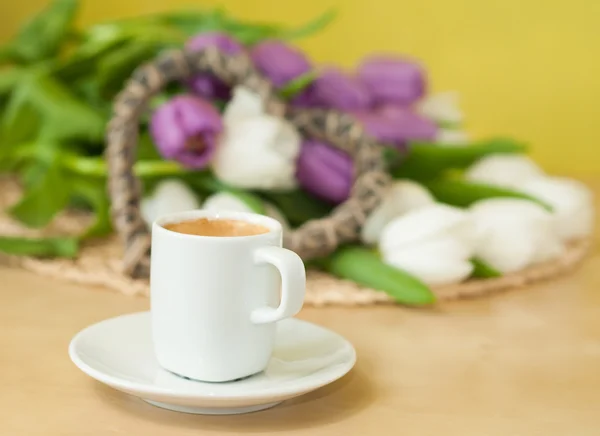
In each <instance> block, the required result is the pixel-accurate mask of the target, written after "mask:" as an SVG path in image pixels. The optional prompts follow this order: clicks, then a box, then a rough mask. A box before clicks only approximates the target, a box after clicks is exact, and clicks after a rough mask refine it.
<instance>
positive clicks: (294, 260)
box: [250, 246, 306, 324]
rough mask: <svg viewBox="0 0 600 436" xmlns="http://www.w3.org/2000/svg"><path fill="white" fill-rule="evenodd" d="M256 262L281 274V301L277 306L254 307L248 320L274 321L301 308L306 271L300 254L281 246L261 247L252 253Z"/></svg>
mask: <svg viewBox="0 0 600 436" xmlns="http://www.w3.org/2000/svg"><path fill="white" fill-rule="evenodd" d="M254 260H255V261H256V263H258V264H264V263H268V264H271V265H273V266H274V267H275V268H277V269H278V270H279V273H280V274H281V281H282V286H281V303H280V304H279V307H277V308H273V307H260V308H258V309H255V310H254V311H253V312H252V313H251V315H250V320H251V321H252V322H253V323H255V324H266V323H270V322H276V321H279V320H282V319H284V318H289V317H291V316H294V315H296V314H297V313H298V312H300V309H302V304H303V303H304V293H305V292H306V272H305V270H304V263H303V262H302V259H300V256H298V255H297V254H296V253H294V252H293V251H291V250H287V249H285V248H282V247H275V246H269V247H261V248H259V249H258V250H256V251H255V253H254Z"/></svg>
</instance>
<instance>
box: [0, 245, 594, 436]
mask: <svg viewBox="0 0 600 436" xmlns="http://www.w3.org/2000/svg"><path fill="white" fill-rule="evenodd" d="M0 297H1V300H0V434H2V435H7V436H23V435H27V436H34V435H45V436H55V435H77V436H87V435H90V436H94V435H108V434H110V435H121V434H122V435H144V436H154V435H165V436H166V435H168V436H178V435H215V434H220V435H240V434H258V435H260V434H262V435H268V434H272V433H274V432H282V434H286V435H311V436H319V435H400V434H402V435H418V436H428V435H436V436H438V435H444V436H454V435H457V436H458V435H460V436H470V435H477V436H496V435H498V436H500V435H501V436H509V435H510V436H521V435H522V436H536V435H544V436H553V435H560V436H565V435H569V436H570V435H573V436H588V435H590V436H592V435H593V436H598V435H600V255H599V254H598V250H597V248H596V247H594V252H593V254H592V256H591V257H590V258H589V259H588V260H587V262H586V263H585V265H584V266H583V267H582V268H581V269H579V270H578V271H577V272H576V273H575V274H573V275H571V276H569V277H565V278H562V279H559V280H556V281H554V282H551V283H546V284H542V285H538V286H535V287H532V288H528V289H524V290H520V291H513V292H509V293H505V294H501V295H497V296H495V297H492V298H486V299H482V300H475V301H462V302H455V303H451V304H444V305H440V306H439V307H436V308H435V309H428V310H412V309H406V308H402V307H392V306H380V307H372V308H356V309H348V308H327V309H315V308H305V309H304V310H303V311H302V312H301V314H300V318H302V319H306V320H309V321H312V322H315V323H318V324H321V325H324V326H326V327H328V328H330V329H333V330H335V331H337V332H339V333H341V334H342V335H344V336H345V337H347V338H348V339H349V340H350V341H351V342H352V343H353V344H354V345H355V347H356V349H357V352H358V362H357V365H356V367H355V369H354V370H353V371H352V372H351V373H350V374H349V375H347V376H346V377H344V378H343V379H342V380H340V381H338V382H336V383H334V384H333V385H331V386H328V387H325V388H322V389H320V390H318V391H316V392H313V393H311V394H308V395H306V396H304V397H301V398H298V399H296V400H293V401H290V402H287V403H283V404H282V405H280V406H278V407H276V408H273V409H270V410H267V411H263V412H258V413H254V414H249V415H240V416H198V415H186V414H181V413H175V412H170V411H166V410H162V409H158V408H155V407H153V406H150V405H148V404H146V403H144V402H142V401H141V400H139V399H137V398H134V397H130V396H127V395H125V394H122V393H120V392H117V391H114V390H112V389H110V388H107V387H105V386H103V385H101V384H100V383H97V382H95V381H93V380H92V379H90V378H89V377H87V376H86V375H84V374H83V373H82V372H80V371H79V370H78V369H77V368H76V367H75V366H74V365H73V364H72V363H71V362H70V360H69V357H68V355H67V347H68V344H69V341H70V339H71V337H72V336H73V335H74V334H75V333H77V332H78V331H79V330H81V329H82V328H84V327H86V326H87V325H89V324H91V323H94V322H97V321H100V320H102V319H105V318H109V317H113V316H116V315H119V314H124V313H129V312H136V311H141V310H146V309H147V308H148V301H147V300H146V299H143V298H130V297H125V296H122V295H118V294H115V293H112V292H109V291H104V290H99V289H89V288H83V287H80V286H74V285H69V284H65V283H62V282H58V281H52V280H49V279H46V278H42V277H38V276H35V275H33V274H30V273H27V272H24V271H20V270H15V269H9V268H7V267H1V266H0Z"/></svg>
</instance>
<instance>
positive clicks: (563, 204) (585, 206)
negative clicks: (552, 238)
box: [521, 177, 594, 240]
mask: <svg viewBox="0 0 600 436" xmlns="http://www.w3.org/2000/svg"><path fill="white" fill-rule="evenodd" d="M521 188H522V190H523V192H526V193H527V194H530V195H532V196H534V197H536V198H539V199H540V200H542V201H545V202H546V203H548V204H549V205H550V206H552V208H553V213H554V216H555V219H556V225H557V231H558V234H559V236H560V238H561V239H562V240H570V239H576V238H583V237H586V236H589V235H590V234H591V233H592V231H593V228H594V198H593V194H592V192H591V191H590V189H589V188H588V187H587V186H585V185H584V184H583V183H581V182H579V181H576V180H571V179H567V178H563V177H544V178H539V179H534V180H529V181H528V182H526V183H525V184H524V185H523V186H522V187H521Z"/></svg>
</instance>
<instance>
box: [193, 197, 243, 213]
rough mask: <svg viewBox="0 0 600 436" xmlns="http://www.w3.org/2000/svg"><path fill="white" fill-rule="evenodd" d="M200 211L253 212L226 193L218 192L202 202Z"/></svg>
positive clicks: (240, 201) (236, 198)
mask: <svg viewBox="0 0 600 436" xmlns="http://www.w3.org/2000/svg"><path fill="white" fill-rule="evenodd" d="M202 209H204V210H208V211H213V212H224V211H228V212H246V213H253V212H254V211H253V210H252V208H251V207H250V206H248V205H247V204H246V203H244V202H243V201H242V200H240V199H239V198H238V197H236V196H235V195H232V194H229V193H228V192H218V193H216V194H213V195H211V196H209V197H208V198H206V200H204V204H203V205H202Z"/></svg>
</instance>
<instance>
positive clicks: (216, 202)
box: [202, 192, 290, 231]
mask: <svg viewBox="0 0 600 436" xmlns="http://www.w3.org/2000/svg"><path fill="white" fill-rule="evenodd" d="M264 207H265V215H266V216H269V217H271V218H273V219H275V220H277V221H279V223H280V224H281V228H282V229H283V230H284V231H287V230H289V229H290V224H289V222H288V220H287V218H286V217H285V215H283V213H282V212H281V211H280V210H279V209H278V208H277V207H276V206H274V205H272V204H271V203H267V202H264ZM202 209H204V210H210V211H215V212H221V211H229V212H246V213H256V211H255V210H253V209H252V208H251V207H250V206H249V205H248V203H246V202H244V201H243V200H242V199H241V198H240V197H238V196H236V195H234V194H231V193H229V192H218V193H216V194H213V195H211V196H209V197H208V198H207V199H206V200H204V204H203V205H202Z"/></svg>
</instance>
